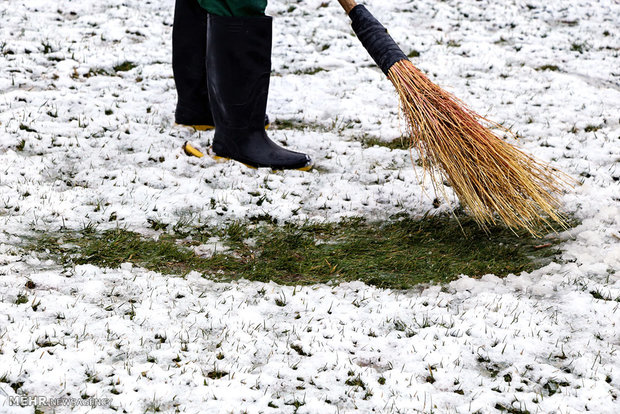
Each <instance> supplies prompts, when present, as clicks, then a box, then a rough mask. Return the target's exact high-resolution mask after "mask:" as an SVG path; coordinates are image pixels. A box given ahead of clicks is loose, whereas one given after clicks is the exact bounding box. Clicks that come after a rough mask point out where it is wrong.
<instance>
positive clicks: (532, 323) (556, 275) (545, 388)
mask: <svg viewBox="0 0 620 414" xmlns="http://www.w3.org/2000/svg"><path fill="white" fill-rule="evenodd" d="M366 4H367V6H368V7H369V9H370V10H371V11H372V12H373V13H375V14H376V16H377V17H378V18H379V20H381V21H383V22H384V24H385V25H386V26H387V27H388V28H389V29H390V33H391V34H392V36H393V37H394V38H395V39H396V41H397V42H398V43H399V44H400V45H401V46H402V47H403V49H404V51H405V53H409V52H411V51H413V50H416V51H418V52H420V57H419V58H414V59H413V61H414V63H415V64H416V65H418V66H419V67H420V68H421V69H422V70H424V71H425V72H426V73H428V74H429V75H430V76H431V78H432V79H433V80H434V81H436V82H437V83H438V84H439V85H441V86H442V87H445V88H446V89H447V90H449V91H451V92H453V93H454V94H455V95H457V96H458V97H460V98H462V99H463V100H464V101H466V102H467V103H468V104H469V105H471V106H472V108H474V109H476V110H477V111H479V112H480V113H482V114H484V115H487V116H489V117H491V118H492V119H494V120H496V121H498V122H503V123H505V124H507V125H510V126H512V128H513V129H514V130H515V131H517V132H518V133H519V136H520V137H521V138H520V140H519V144H520V145H521V146H522V147H523V148H524V149H525V150H527V151H528V152H530V153H532V154H534V155H536V156H537V157H539V158H541V159H543V160H545V161H552V162H553V163H554V165H556V166H558V167H559V168H560V169H562V170H563V171H565V172H567V173H569V174H570V175H571V176H573V177H576V178H578V179H579V180H580V182H581V185H579V186H577V187H576V188H575V189H574V191H572V192H570V193H569V194H567V195H566V196H565V197H564V198H563V199H562V203H563V208H564V210H565V212H567V213H569V214H572V215H573V216H575V217H576V218H578V219H580V220H581V224H580V225H579V226H577V227H576V228H574V229H572V230H571V231H570V232H569V233H568V234H564V235H562V237H563V239H564V240H565V241H564V242H563V244H562V245H561V250H562V254H561V257H560V258H559V259H558V260H557V262H554V263H551V264H549V265H547V266H545V267H543V268H542V269H539V270H536V271H534V272H531V273H523V274H519V275H510V276H508V277H507V278H504V279H500V278H498V277H496V276H494V275H486V276H484V277H482V278H480V279H473V278H470V277H468V276H466V275H463V276H462V277H461V278H460V279H458V280H457V281H454V282H452V283H450V284H447V285H444V286H421V287H420V288H419V289H414V290H411V291H407V292H396V291H390V290H384V289H378V288H374V287H370V286H366V285H364V284H362V283H348V284H343V285H340V286H326V285H321V286H306V287H284V286H279V285H276V284H273V283H270V284H263V283H252V282H247V281H237V282H234V283H227V284H223V283H215V282H212V281H209V280H208V279H205V278H202V277H201V276H200V275H198V274H196V273H192V274H190V275H189V276H187V277H186V278H179V277H170V276H163V275H161V274H158V273H154V272H150V271H146V270H144V269H141V268H137V267H133V266H131V265H123V266H122V267H121V268H120V269H102V268H97V267H94V266H90V265H84V266H76V267H75V268H73V269H69V270H63V269H60V268H58V266H57V265H55V264H54V263H53V262H52V261H49V260H42V259H40V258H38V257H35V256H34V255H33V254H31V253H30V252H28V251H24V249H23V248H22V247H21V246H22V239H23V237H25V236H28V235H29V234H31V233H32V231H33V230H37V231H45V230H58V229H59V228H69V229H80V228H82V227H84V226H87V225H90V224H96V225H97V226H98V227H97V228H99V229H105V228H112V227H116V226H122V227H126V228H129V229H132V230H136V231H140V232H144V233H145V234H148V232H149V231H150V230H149V224H148V220H149V219H150V220H157V221H160V222H164V223H172V224H174V223H177V222H180V221H188V220H189V221H190V222H192V223H195V224H204V223H209V224H218V223H225V222H230V221H234V220H239V219H248V218H251V217H254V216H258V215H270V216H271V217H273V218H276V219H277V220H278V221H279V222H286V221H292V222H303V221H305V220H317V221H338V220H339V219H341V218H343V217H348V216H354V217H355V216H363V217H369V218H372V219H378V220H381V219H387V218H389V217H390V216H392V215H394V214H398V213H402V212H406V213H408V214H410V215H414V216H420V217H422V216H423V215H424V214H426V213H428V212H431V213H438V212H443V211H449V210H450V208H452V207H454V206H455V205H456V201H455V200H454V199H451V200H449V201H447V202H444V203H443V204H442V206H440V207H439V208H438V209H436V208H434V207H433V198H434V195H433V192H432V188H431V187H430V185H429V183H428V182H423V183H420V182H419V178H420V177H422V174H421V172H420V171H419V170H418V169H417V168H415V167H413V166H412V165H411V159H410V154H409V152H408V151H401V150H389V149H387V148H384V147H371V148H367V147H366V146H364V145H362V144H361V141H362V140H363V139H364V138H376V139H380V140H385V141H390V140H393V139H395V138H398V137H399V136H400V133H401V130H402V129H403V125H402V123H401V122H402V121H400V120H399V116H398V102H397V99H396V95H395V93H394V92H393V90H392V86H391V85H390V84H389V82H388V81H387V80H386V79H385V77H384V76H383V75H382V73H381V72H380V71H379V70H378V69H376V68H375V67H374V66H373V65H372V64H371V61H370V58H369V57H368V56H367V55H366V53H365V52H364V50H363V48H362V47H361V46H360V45H359V43H358V42H357V40H356V39H355V37H354V36H353V35H352V31H351V29H350V26H349V24H348V21H347V18H346V16H344V15H343V14H342V12H341V11H340V9H339V6H338V5H337V4H336V2H323V1H318V0H308V1H305V2H302V3H295V7H296V8H295V10H293V11H289V8H292V7H291V2H285V1H282V0H272V1H271V2H270V4H269V8H268V12H269V13H270V14H271V15H274V16H275V20H274V56H273V70H274V76H273V77H272V84H271V95H270V102H269V114H270V116H271V117H272V119H289V120H290V119H295V120H302V121H304V122H305V123H307V124H312V125H315V127H313V128H311V129H306V130H297V129H280V130H273V131H271V132H270V136H271V137H272V138H273V139H275V140H277V141H280V142H286V143H287V144H288V145H289V146H290V147H291V148H297V149H300V150H305V151H308V152H309V153H310V154H311V155H312V156H313V158H314V159H315V160H316V165H317V169H316V170H315V171H313V172H310V173H302V172H276V173H274V172H270V171H263V170H259V171H254V170H249V169H247V168H245V167H243V166H240V165H237V164H235V163H225V164H218V163H215V162H214V161H212V160H210V159H200V160H198V159H194V158H188V157H186V156H185V155H184V154H183V152H182V150H181V145H182V143H183V142H184V141H186V140H190V141H191V142H193V143H194V144H195V145H197V146H199V147H200V148H206V147H207V146H208V143H209V142H210V139H211V137H212V133H211V132H194V131H191V130H188V129H185V128H182V127H179V126H175V125H174V116H173V114H174V107H175V104H176V101H175V99H176V95H175V91H174V81H173V79H172V70H171V65H170V48H171V45H170V38H171V24H172V12H173V5H172V2H162V1H157V0H154V1H150V2H143V1H136V0H123V1H119V0H105V1H97V2H95V1H90V0H89V1H81V2H76V1H70V0H59V1H56V2H47V1H41V0H32V1H28V2H2V3H0V18H1V21H2V24H1V25H0V229H1V231H0V308H1V319H0V379H2V378H4V379H3V380H2V382H0V412H10V413H13V412H15V413H19V412H32V407H27V408H20V407H17V406H14V405H10V404H9V399H8V398H9V396H16V395H17V394H16V393H15V391H14V389H13V388H12V387H10V384H11V383H19V382H23V385H22V387H21V388H19V392H20V393H26V394H27V395H47V396H54V397H75V398H81V397H82V396H90V397H97V398H109V399H110V400H111V402H110V404H107V405H103V406H100V407H97V408H96V409H94V410H93V409H92V407H79V406H75V407H74V408H73V409H71V407H57V409H56V412H69V411H72V412H91V411H96V412H122V411H123V410H125V411H126V412H144V411H145V410H147V409H151V410H154V409H155V408H156V407H159V408H160V410H161V411H162V412H173V411H175V410H178V411H180V412H188V413H195V412H196V413H197V412H201V413H204V412H243V411H247V412H295V410H296V408H298V410H297V412H300V413H302V412H308V413H324V412H353V411H358V412H371V411H373V410H374V411H375V412H435V413H437V412H446V413H470V412H480V413H495V412H500V410H501V409H504V410H506V409H508V408H511V407H512V408H513V409H514V410H518V409H521V410H523V411H522V412H525V410H528V411H529V412H532V413H534V412H539V413H553V412H555V413H575V412H583V411H587V410H589V411H591V412H596V413H617V412H620V401H619V400H618V396H619V394H620V374H618V373H619V372H620V354H619V352H618V348H619V346H620V328H619V326H618V324H619V323H620V317H619V315H620V313H619V307H620V304H619V302H618V300H617V298H620V272H619V270H620V198H619V197H620V196H619V195H620V118H619V117H618V115H619V113H620V111H619V109H620V72H619V69H618V68H619V67H620V59H619V57H618V54H619V53H620V36H619V34H618V30H617V28H618V24H619V23H620V18H619V17H618V16H620V5H619V4H618V3H617V2H614V1H611V0H601V1H597V2H594V1H592V0H588V1H586V0H583V1H576V0H575V1H569V2H566V1H559V0H549V1H544V2H543V1H540V0H532V1H529V2H489V1H487V0H484V1H474V0H449V1H436V0H421V1H415V2H414V1H410V0H395V1H392V2H380V1H378V0H369V1H368V2H367V3H366ZM327 46H328V47H327ZM125 61H131V62H133V63H134V64H135V65H136V67H135V68H133V69H131V70H128V71H124V72H117V73H116V76H107V75H105V73H108V74H114V72H115V70H114V66H116V65H119V64H121V63H123V62H125ZM545 65H555V66H557V67H558V70H542V67H543V66H545ZM319 68H322V69H324V70H323V71H319V72H316V73H314V74H310V73H312V72H315V71H316V69H319ZM22 141H23V142H24V143H23V149H22V150H20V149H19V146H20V143H21V142H22ZM448 191H449V189H448ZM256 193H258V195H255V194H256ZM253 194H254V195H253ZM449 194H450V193H449ZM259 199H262V200H263V201H262V202H261V204H260V206H258V205H257V204H256V203H257V201H258V200H259ZM223 248H224V246H222V245H221V244H220V243H219V241H218V240H216V239H214V240H210V241H209V243H207V244H205V245H203V246H196V251H197V253H199V254H210V252H211V251H222V249H223ZM27 281H32V282H34V283H35V284H36V288H34V289H27V288H26V287H25V284H26V282H27ZM25 292H27V293H28V303H26V304H16V300H17V297H18V296H19V295H20V294H23V293H25ZM599 296H600V297H602V298H603V299H600V298H598V297H599ZM37 302H40V303H39V305H38V306H33V305H35V304H36V303H37ZM282 304H284V305H283V306H281V305H282ZM35 307H36V310H35V309H34V308H35ZM177 357H178V358H177ZM213 372H222V373H223V372H226V373H227V374H226V375H223V376H222V377H221V378H211V377H217V376H219V375H211V376H210V375H209V373H213ZM93 378H95V380H93ZM357 380H359V381H361V382H359V381H357ZM347 382H348V384H347ZM361 383H363V384H364V386H363V387H362V386H361V385H359V384H361ZM355 384H358V385H357V386H356V385H355ZM455 391H458V392H455ZM300 404H303V405H300ZM275 406H277V407H275ZM502 407H503V408H502ZM43 409H44V410H47V409H46V408H45V407H43ZM46 412H47V411H46ZM50 412H51V411H50Z"/></svg>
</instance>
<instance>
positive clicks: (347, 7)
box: [338, 0, 357, 14]
mask: <svg viewBox="0 0 620 414" xmlns="http://www.w3.org/2000/svg"><path fill="white" fill-rule="evenodd" d="M338 3H340V5H341V6H342V8H343V9H344V11H345V12H346V13H347V14H349V12H350V11H351V10H353V8H354V7H355V6H357V3H356V2H355V0H338Z"/></svg>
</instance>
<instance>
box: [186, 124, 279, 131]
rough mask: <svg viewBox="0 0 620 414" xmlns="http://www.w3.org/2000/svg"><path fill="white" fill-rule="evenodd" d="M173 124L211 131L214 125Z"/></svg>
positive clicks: (267, 127)
mask: <svg viewBox="0 0 620 414" xmlns="http://www.w3.org/2000/svg"><path fill="white" fill-rule="evenodd" d="M175 125H178V126H182V127H187V128H193V129H195V130H196V131H211V130H214V129H215V126H213V125H187V124H177V123H175ZM270 126H271V124H267V125H265V130H267V129H269V127H270Z"/></svg>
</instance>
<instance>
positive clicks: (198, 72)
mask: <svg viewBox="0 0 620 414" xmlns="http://www.w3.org/2000/svg"><path fill="white" fill-rule="evenodd" d="M206 57H207V11H206V10H205V9H203V8H202V7H200V5H199V4H198V2H197V1H196V0H176V3H175V5H174V23H173V26H172V71H173V73H174V83H175V85H176V88H177V95H178V100H177V108H176V112H175V121H176V123H177V124H183V125H197V126H198V125H205V126H211V127H213V117H212V116H211V108H210V106H209V92H208V89H207V69H206V67H205V60H206Z"/></svg>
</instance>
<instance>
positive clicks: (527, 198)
mask: <svg viewBox="0 0 620 414" xmlns="http://www.w3.org/2000/svg"><path fill="white" fill-rule="evenodd" d="M338 2H339V3H340V5H341V6H342V7H343V8H344V10H345V12H346V13H347V14H348V15H349V17H350V18H351V21H352V27H353V30H354V31H355V33H356V35H357V36H358V38H359V40H360V41H361V42H362V45H363V46H364V47H365V48H366V50H367V51H368V53H369V54H370V56H371V57H372V58H373V59H374V61H375V62H376V63H377V65H378V66H379V67H380V68H381V70H382V71H383V72H384V73H385V74H386V75H387V77H388V78H389V80H390V81H391V82H392V83H393V85H394V87H395V88H396V91H397V93H398V96H399V98H400V106H401V110H402V112H403V113H404V116H405V118H406V121H407V135H408V136H409V138H410V140H411V141H410V148H415V149H416V150H417V151H418V153H419V154H420V158H421V162H422V167H423V169H424V171H425V172H428V173H429V176H430V177H431V182H432V183H433V187H434V188H435V192H437V189H441V192H442V194H443V196H444V197H445V196H446V193H445V189H444V186H443V183H444V181H446V182H447V184H448V185H449V186H450V187H452V189H453V190H454V192H455V193H456V195H457V197H458V198H459V200H460V201H461V204H462V205H463V206H464V207H465V208H466V209H468V210H469V212H470V214H471V215H472V216H473V218H474V220H475V221H476V222H477V223H478V224H479V225H480V227H482V228H483V229H488V227H489V226H490V225H494V224H496V222H497V217H499V220H501V221H502V222H504V223H505V224H506V225H507V226H508V227H509V228H511V229H513V230H517V229H524V230H527V231H528V232H530V233H531V234H532V235H533V236H537V237H540V236H541V234H540V232H539V230H540V228H541V226H546V227H548V228H550V229H552V230H553V223H557V224H559V225H560V226H561V227H562V228H567V223H566V220H565V218H564V217H563V216H562V215H561V214H560V213H559V212H558V209H559V207H560V202H559V196H560V195H561V194H562V193H563V192H564V191H565V189H566V187H567V185H569V183H570V182H571V181H570V178H569V177H568V176H566V175H564V174H563V173H561V172H560V171H558V170H556V169H554V168H553V167H551V166H550V165H548V164H545V163H543V162H541V161H539V160H537V159H535V158H534V157H532V156H530V155H527V154H525V153H524V152H522V151H520V150H519V149H518V148H516V147H515V146H513V145H511V144H509V143H507V142H505V141H504V140H502V139H500V138H499V137H498V136H497V135H496V134H495V133H494V132H493V131H492V130H491V128H499V129H501V130H503V131H504V132H509V131H508V130H507V129H505V128H503V127H501V126H500V125H498V124H496V123H493V122H490V121H488V120H487V119H485V118H483V117H482V116H480V115H478V114H477V113H476V112H474V111H472V110H471V109H469V108H467V106H465V104H463V103H462V102H461V101H460V100H459V99H458V98H456V97H454V96H453V95H451V94H450V93H448V92H446V91H444V90H443V89H441V88H440V87H439V86H437V85H435V84H434V83H433V82H431V81H430V80H429V79H428V78H427V77H426V76H425V75H424V74H423V73H422V72H420V71H419V70H418V69H417V68H416V67H415V66H414V65H413V63H411V61H409V59H408V58H407V56H406V55H405V54H404V53H403V52H402V50H401V49H400V48H399V47H398V45H397V44H396V43H395V42H394V40H393V39H392V37H391V36H390V35H389V34H388V33H387V30H386V29H385V27H383V26H382V25H381V23H379V22H378V21H377V19H375V18H374V17H373V15H372V14H370V12H369V11H368V10H367V9H366V8H365V7H364V6H363V5H358V4H357V3H356V2H355V1H354V0H338ZM483 123H484V124H487V125H488V127H487V126H485V125H483Z"/></svg>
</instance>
